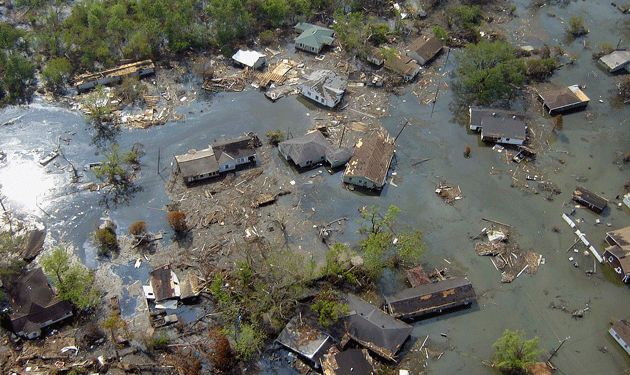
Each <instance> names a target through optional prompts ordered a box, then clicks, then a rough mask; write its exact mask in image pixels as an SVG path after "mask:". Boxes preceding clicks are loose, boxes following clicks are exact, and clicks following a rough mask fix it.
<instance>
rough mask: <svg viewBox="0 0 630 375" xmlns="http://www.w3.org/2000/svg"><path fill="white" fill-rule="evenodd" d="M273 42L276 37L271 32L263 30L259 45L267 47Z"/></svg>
mask: <svg viewBox="0 0 630 375" xmlns="http://www.w3.org/2000/svg"><path fill="white" fill-rule="evenodd" d="M275 41H276V36H275V35H274V34H273V31H272V30H265V31H263V32H261V33H260V44H262V45H263V46H268V45H270V44H271V43H273V42H275Z"/></svg>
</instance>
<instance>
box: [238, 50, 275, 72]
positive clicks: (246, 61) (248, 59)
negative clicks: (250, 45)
mask: <svg viewBox="0 0 630 375" xmlns="http://www.w3.org/2000/svg"><path fill="white" fill-rule="evenodd" d="M260 58H263V59H266V58H267V55H265V54H264V53H260V52H258V51H250V50H242V49H239V50H238V51H237V52H236V53H235V54H234V55H232V60H234V61H236V62H238V63H240V64H243V65H245V66H249V67H250V68H252V67H254V65H256V63H257V62H258V60H259V59H260Z"/></svg>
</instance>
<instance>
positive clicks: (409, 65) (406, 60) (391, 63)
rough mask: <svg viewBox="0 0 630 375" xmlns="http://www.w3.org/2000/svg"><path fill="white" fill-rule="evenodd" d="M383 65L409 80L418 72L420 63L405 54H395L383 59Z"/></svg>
mask: <svg viewBox="0 0 630 375" xmlns="http://www.w3.org/2000/svg"><path fill="white" fill-rule="evenodd" d="M385 67H386V68H387V69H389V70H391V71H393V72H396V73H398V74H400V75H401V76H403V78H404V80H405V81H411V80H413V79H414V78H416V76H417V75H418V73H420V65H418V63H416V62H415V61H414V60H413V59H412V58H410V57H407V56H396V57H392V58H388V59H386V60H385Z"/></svg>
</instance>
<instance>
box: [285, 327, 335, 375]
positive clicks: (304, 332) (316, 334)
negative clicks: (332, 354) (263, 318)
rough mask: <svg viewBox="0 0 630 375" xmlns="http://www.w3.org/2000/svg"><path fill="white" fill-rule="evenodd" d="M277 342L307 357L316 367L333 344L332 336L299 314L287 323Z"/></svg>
mask: <svg viewBox="0 0 630 375" xmlns="http://www.w3.org/2000/svg"><path fill="white" fill-rule="evenodd" d="M276 342H277V343H279V344H280V345H282V346H284V347H286V348H288V349H289V350H291V351H293V352H294V353H297V354H298V355H300V356H301V357H302V358H305V359H307V360H308V361H309V362H310V364H311V365H314V366H315V367H317V366H319V364H320V360H321V359H322V357H323V356H324V353H326V351H327V350H328V349H329V348H330V347H331V346H332V339H331V338H330V336H328V335H326V334H325V333H323V332H321V331H319V330H317V329H315V328H313V327H311V326H310V325H309V324H307V323H305V322H304V321H302V319H301V318H300V317H297V316H296V317H294V318H293V319H291V320H290V321H289V323H287V325H286V326H285V327H284V329H283V330H282V332H280V335H278V338H277V339H276Z"/></svg>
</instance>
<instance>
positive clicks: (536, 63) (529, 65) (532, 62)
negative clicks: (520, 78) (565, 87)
mask: <svg viewBox="0 0 630 375" xmlns="http://www.w3.org/2000/svg"><path fill="white" fill-rule="evenodd" d="M525 67H526V69H527V76H528V77H529V78H530V79H533V80H536V81H543V80H545V79H547V78H549V76H551V75H552V74H553V71H554V70H556V69H557V68H558V61H556V59H554V58H552V57H550V58H548V59H540V60H539V59H528V60H526V62H525Z"/></svg>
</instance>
